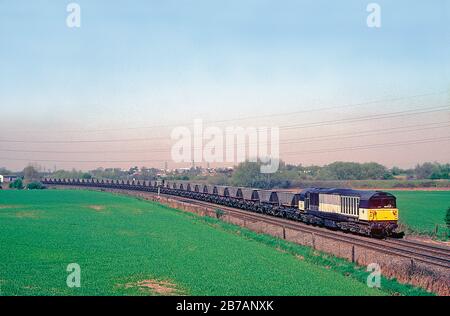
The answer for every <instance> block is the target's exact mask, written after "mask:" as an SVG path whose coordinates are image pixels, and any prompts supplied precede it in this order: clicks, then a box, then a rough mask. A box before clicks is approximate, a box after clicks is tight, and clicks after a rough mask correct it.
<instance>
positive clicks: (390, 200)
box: [369, 196, 397, 208]
mask: <svg viewBox="0 0 450 316" xmlns="http://www.w3.org/2000/svg"><path fill="white" fill-rule="evenodd" d="M369 207H370V208H396V207H397V206H396V201H395V197H391V196H383V197H381V196H380V197H373V198H371V199H370V201H369Z"/></svg>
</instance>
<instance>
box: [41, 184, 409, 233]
mask: <svg viewBox="0 0 450 316" xmlns="http://www.w3.org/2000/svg"><path fill="white" fill-rule="evenodd" d="M42 182H43V183H44V184H47V185H69V186H70V185H73V186H85V187H98V188H110V189H126V190H137V191H146V192H155V193H156V192H157V193H160V194H167V195H175V196H180V197H185V198H189V199H195V200H200V201H204V202H209V203H215V204H218V205H224V206H229V207H234V208H239V209H243V210H247V211H251V212H256V213H261V214H267V215H272V216H279V217H283V218H287V219H291V220H296V221H301V222H304V223H306V224H310V225H315V226H323V227H327V228H330V229H334V230H341V231H344V232H350V233H355V234H360V235H366V236H370V237H376V238H384V237H389V236H395V237H401V236H403V233H399V232H396V229H397V228H398V225H397V222H398V209H397V205H396V198H395V196H394V195H392V194H390V193H387V192H382V191H361V190H352V189H326V188H307V189H304V190H302V191H301V192H298V193H295V192H282V191H277V190H260V189H252V188H244V187H231V186H219V185H207V184H200V183H192V182H189V181H134V180H133V181H130V180H128V181H124V180H121V181H120V180H96V179H90V180H80V179H43V180H42Z"/></svg>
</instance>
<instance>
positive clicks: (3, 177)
mask: <svg viewBox="0 0 450 316" xmlns="http://www.w3.org/2000/svg"><path fill="white" fill-rule="evenodd" d="M17 178H18V176H10V175H0V183H8V182H14V181H15V180H16V179H17Z"/></svg>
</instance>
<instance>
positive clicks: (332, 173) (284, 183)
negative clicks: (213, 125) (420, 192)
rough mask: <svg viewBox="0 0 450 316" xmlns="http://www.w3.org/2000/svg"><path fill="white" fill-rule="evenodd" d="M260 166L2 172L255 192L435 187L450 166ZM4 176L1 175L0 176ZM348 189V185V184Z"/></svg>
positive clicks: (34, 178)
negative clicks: (265, 169) (329, 186)
mask: <svg viewBox="0 0 450 316" xmlns="http://www.w3.org/2000/svg"><path fill="white" fill-rule="evenodd" d="M260 168H261V163H260V162H248V161H247V162H243V163H240V164H239V165H238V166H237V167H236V168H235V169H234V170H230V169H214V172H213V173H211V170H210V169H207V171H208V172H205V170H204V169H202V168H200V167H196V168H191V169H186V170H177V171H176V172H175V171H174V172H171V173H164V172H162V171H161V170H159V169H155V168H146V167H141V168H138V167H136V166H135V167H132V168H130V169H129V170H122V169H119V168H97V169H95V170H91V171H89V172H83V171H79V170H75V169H72V170H69V171H67V170H57V171H55V172H50V173H49V172H46V173H42V172H38V171H37V170H36V168H35V167H33V166H31V165H30V166H27V167H26V168H25V169H24V170H23V171H21V172H17V173H13V172H10V171H9V170H6V169H4V168H0V171H2V173H3V174H15V175H17V176H19V177H22V178H23V179H25V180H27V182H33V181H37V180H38V179H40V178H41V177H46V176H48V177H52V178H57V179H63V178H70V179H91V178H95V179H113V180H129V179H135V180H156V179H162V178H164V179H166V180H191V181H199V182H209V183H211V184H218V185H235V186H246V187H255V188H275V187H277V188H289V187H293V186H294V187H298V186H303V185H306V184H311V185H314V186H318V185H320V183H321V182H322V183H323V182H324V181H329V182H332V181H334V183H333V185H335V184H336V182H337V184H339V182H338V181H342V182H344V181H361V180H367V181H372V182H371V183H369V182H367V184H364V183H360V184H359V185H361V186H367V187H375V186H379V185H380V184H382V183H380V182H386V181H383V180H392V181H398V183H396V184H395V186H396V187H408V186H409V185H413V186H414V187H417V186H434V184H435V183H436V181H434V180H438V179H447V180H448V179H449V178H450V177H449V175H450V164H439V163H437V162H434V163H432V162H426V163H423V164H418V165H417V166H416V167H415V168H410V169H401V168H398V167H393V168H387V167H385V166H383V165H381V164H379V163H376V162H368V163H357V162H341V161H338V162H333V163H330V164H328V165H325V166H303V165H301V164H300V165H292V164H286V163H284V162H282V161H281V162H280V165H279V169H278V171H277V172H275V173H272V174H263V173H261V172H260ZM0 174H1V173H0ZM345 185H346V186H348V182H346V183H345Z"/></svg>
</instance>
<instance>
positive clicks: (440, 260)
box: [161, 194, 450, 269]
mask: <svg viewBox="0 0 450 316" xmlns="http://www.w3.org/2000/svg"><path fill="white" fill-rule="evenodd" d="M161 195H162V196H166V197H169V198H171V199H173V200H178V201H180V202H185V203H189V204H193V205H197V206H203V207H207V208H213V209H217V208H219V209H221V210H223V211H226V212H228V213H229V214H232V215H233V216H234V217H237V218H240V219H243V220H247V221H252V222H264V223H267V224H272V225H274V224H275V225H278V226H280V227H285V228H289V229H293V230H297V231H301V232H305V233H310V234H314V235H315V236H320V237H324V238H328V239H331V240H334V241H339V242H345V243H348V244H351V245H353V246H356V247H362V248H365V249H369V250H374V251H378V252H381V253H384V254H387V255H395V256H399V257H402V258H406V259H411V260H415V261H418V262H423V263H426V264H429V265H433V266H437V267H441V268H446V269H450V248H447V247H440V246H435V245H429V244H425V243H420V242H415V241H409V240H406V239H402V240H398V239H394V238H389V239H386V240H379V239H373V238H367V237H363V236H358V235H348V234H346V233H343V232H340V231H331V230H329V229H325V228H320V227H315V226H311V225H307V224H304V223H301V222H296V221H292V220H286V219H283V218H278V217H273V216H268V215H264V214H259V213H251V212H248V211H244V210H240V209H236V208H231V207H228V206H222V205H217V204H214V203H209V202H203V201H198V200H193V199H189V198H186V197H178V196H172V195H164V194H161Z"/></svg>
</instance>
